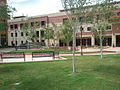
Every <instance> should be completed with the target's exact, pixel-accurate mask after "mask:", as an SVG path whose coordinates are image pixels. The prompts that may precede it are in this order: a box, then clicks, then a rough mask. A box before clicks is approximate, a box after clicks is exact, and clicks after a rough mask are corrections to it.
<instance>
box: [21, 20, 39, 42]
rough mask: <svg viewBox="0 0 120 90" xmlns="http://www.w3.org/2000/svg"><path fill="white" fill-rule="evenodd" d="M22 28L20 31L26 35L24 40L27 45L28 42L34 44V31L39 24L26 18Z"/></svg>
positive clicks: (35, 37) (35, 36)
mask: <svg viewBox="0 0 120 90" xmlns="http://www.w3.org/2000/svg"><path fill="white" fill-rule="evenodd" d="M23 22H24V23H23V24H22V28H21V30H22V31H23V32H24V33H26V36H25V37H26V40H27V42H28V44H29V42H33V43H35V42H36V39H37V35H36V30H37V28H38V26H39V23H36V22H34V21H32V22H31V18H27V20H23Z"/></svg>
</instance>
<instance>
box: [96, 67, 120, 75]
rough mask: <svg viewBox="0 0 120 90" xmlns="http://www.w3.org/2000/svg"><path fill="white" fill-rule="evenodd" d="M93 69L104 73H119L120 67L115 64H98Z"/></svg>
mask: <svg viewBox="0 0 120 90" xmlns="http://www.w3.org/2000/svg"><path fill="white" fill-rule="evenodd" d="M94 71H96V72H101V73H104V74H115V75H120V67H119V66H116V65H99V66H98V67H96V68H95V69H94Z"/></svg>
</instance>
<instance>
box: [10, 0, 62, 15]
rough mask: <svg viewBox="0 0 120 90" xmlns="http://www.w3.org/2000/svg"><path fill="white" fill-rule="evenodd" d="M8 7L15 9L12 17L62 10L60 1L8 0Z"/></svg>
mask: <svg viewBox="0 0 120 90" xmlns="http://www.w3.org/2000/svg"><path fill="white" fill-rule="evenodd" d="M8 5H10V6H12V7H15V8H16V9H17V12H14V16H20V15H28V16H34V15H42V14H49V13H55V12H59V10H61V9H63V7H62V4H61V0H8Z"/></svg>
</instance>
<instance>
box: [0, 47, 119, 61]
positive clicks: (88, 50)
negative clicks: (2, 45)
mask: <svg viewBox="0 0 120 90" xmlns="http://www.w3.org/2000/svg"><path fill="white" fill-rule="evenodd" d="M13 50H15V49H14V48H7V49H0V53H1V52H10V51H13ZM103 50H104V51H110V52H104V54H119V53H120V47H109V48H105V49H103ZM80 51H81V50H78V52H80ZM97 51H100V49H96V48H85V49H83V52H84V55H100V53H99V52H97ZM111 51H112V52H111ZM91 52H94V53H91ZM72 55H73V54H72V53H62V54H59V58H58V57H57V58H55V59H53V57H37V58H33V59H32V54H25V60H24V58H9V59H3V60H2V59H1V58H0V63H13V62H33V61H55V60H66V58H64V57H63V56H72ZM80 55H81V54H80V53H76V56H80Z"/></svg>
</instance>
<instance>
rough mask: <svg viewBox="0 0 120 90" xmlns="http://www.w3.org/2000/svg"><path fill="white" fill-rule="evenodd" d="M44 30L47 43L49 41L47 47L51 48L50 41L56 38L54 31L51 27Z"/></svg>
mask: <svg viewBox="0 0 120 90" xmlns="http://www.w3.org/2000/svg"><path fill="white" fill-rule="evenodd" d="M43 30H44V37H45V39H47V41H48V44H47V45H48V47H49V46H50V39H53V37H54V31H53V29H52V28H50V27H46V28H44V29H43Z"/></svg>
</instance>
